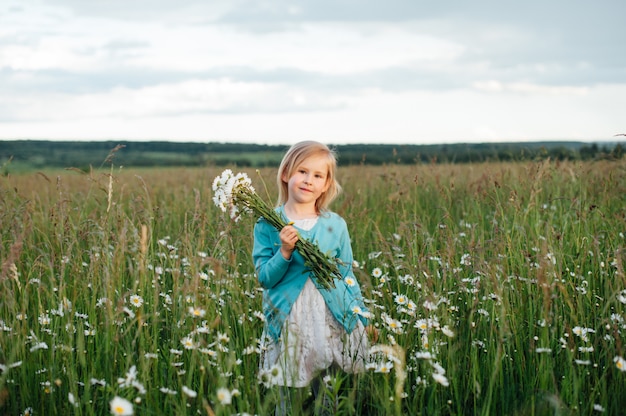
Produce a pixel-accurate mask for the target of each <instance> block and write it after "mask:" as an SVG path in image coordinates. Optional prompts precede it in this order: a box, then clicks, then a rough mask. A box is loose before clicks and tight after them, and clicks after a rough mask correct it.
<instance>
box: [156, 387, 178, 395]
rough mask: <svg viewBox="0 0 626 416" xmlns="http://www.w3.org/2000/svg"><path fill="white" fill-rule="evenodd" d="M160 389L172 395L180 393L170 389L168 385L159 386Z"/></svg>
mask: <svg viewBox="0 0 626 416" xmlns="http://www.w3.org/2000/svg"><path fill="white" fill-rule="evenodd" d="M159 391H160V392H161V393H163V394H169V395H170V396H175V395H177V394H178V392H176V390H172V389H169V388H167V387H159Z"/></svg>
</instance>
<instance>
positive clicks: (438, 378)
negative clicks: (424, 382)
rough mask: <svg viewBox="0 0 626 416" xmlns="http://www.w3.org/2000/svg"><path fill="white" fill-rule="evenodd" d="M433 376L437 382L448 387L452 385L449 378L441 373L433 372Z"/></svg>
mask: <svg viewBox="0 0 626 416" xmlns="http://www.w3.org/2000/svg"><path fill="white" fill-rule="evenodd" d="M433 378H434V379H435V381H436V382H437V383H439V384H441V385H442V386H444V387H448V386H449V385H450V382H449V381H448V378H447V377H446V376H445V375H443V374H441V373H433Z"/></svg>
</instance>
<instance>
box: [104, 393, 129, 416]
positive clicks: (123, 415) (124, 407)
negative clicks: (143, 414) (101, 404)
mask: <svg viewBox="0 0 626 416" xmlns="http://www.w3.org/2000/svg"><path fill="white" fill-rule="evenodd" d="M109 405H110V406H111V414H112V415H118V416H130V415H133V414H134V411H133V404H132V403H131V402H129V401H128V400H126V399H124V398H122V397H119V396H115V397H114V398H113V400H111V402H110V403H109Z"/></svg>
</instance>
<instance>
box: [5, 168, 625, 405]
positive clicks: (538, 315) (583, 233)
mask: <svg viewBox="0 0 626 416" xmlns="http://www.w3.org/2000/svg"><path fill="white" fill-rule="evenodd" d="M108 162H109V163H108V164H107V166H108V167H107V168H106V169H104V170H97V171H93V172H89V173H81V172H77V171H66V172H56V173H52V172H48V173H36V174H22V175H17V176H6V177H3V178H2V179H0V180H1V181H2V182H1V188H0V198H1V199H0V236H1V245H0V250H1V252H0V265H1V269H0V290H1V291H2V297H1V299H0V365H1V366H0V368H1V369H2V370H1V371H2V372H1V374H0V412H1V413H3V414H26V413H28V414H41V415H47V414H80V415H102V414H109V402H110V401H111V399H112V398H113V397H115V396H120V397H124V398H126V399H128V400H130V401H131V402H132V404H133V407H134V411H135V413H136V414H209V415H212V414H224V415H226V414H228V415H230V414H237V413H239V414H244V413H248V414H259V415H264V414H271V413H272V412H273V409H274V406H275V403H276V400H277V392H276V391H275V388H273V387H272V386H271V385H265V384H263V383H262V382H263V380H259V379H258V371H257V369H258V361H259V353H260V350H259V337H260V336H261V330H262V326H263V322H262V320H261V318H260V317H259V316H260V314H259V312H260V310H261V292H260V290H259V287H258V284H257V282H256V279H255V277H254V270H253V266H252V259H251V254H250V253H251V245H252V237H251V235H252V234H251V231H252V227H253V220H252V219H246V220H244V221H243V222H240V223H237V224H233V223H231V222H230V221H229V220H228V219H227V218H225V217H224V216H223V215H222V213H221V212H220V211H219V210H218V209H217V208H216V207H214V206H213V204H212V202H211V198H212V195H211V192H210V185H211V182H212V180H213V178H214V177H215V176H216V175H218V174H219V173H220V172H221V171H220V170H217V169H212V168H207V169H169V170H135V169H127V168H124V169H122V168H119V167H115V166H114V165H113V164H112V163H110V162H111V161H110V160H109V161H108ZM248 174H249V175H250V177H251V178H253V181H255V182H257V183H255V187H256V188H257V189H263V187H264V185H263V183H262V180H263V182H264V184H265V185H266V186H267V187H268V189H267V193H268V195H269V196H268V198H269V200H270V202H273V200H274V198H275V194H276V193H275V185H274V175H275V170H274V169H263V170H261V171H259V172H255V171H250V172H248ZM339 179H340V182H341V183H342V185H343V187H344V193H343V194H342V195H341V197H340V198H339V200H338V201H336V202H335V203H334V205H333V209H334V210H335V211H337V212H338V213H339V214H341V215H342V216H344V218H345V219H346V221H347V222H348V225H349V228H350V233H351V237H352V244H353V249H354V255H355V260H356V261H357V262H358V263H359V265H358V267H357V268H356V271H357V277H358V278H359V279H360V282H361V285H362V286H363V289H364V293H365V295H366V297H367V298H368V304H369V306H370V308H371V310H372V312H373V313H374V323H375V324H376V325H377V326H378V327H379V329H380V333H381V337H380V339H379V343H380V346H379V347H377V350H378V351H379V352H373V355H372V361H373V364H372V365H371V366H370V368H371V370H369V371H368V372H366V373H365V374H363V375H361V376H358V377H350V376H346V375H337V376H336V377H334V378H333V379H332V380H330V382H329V385H328V389H327V393H328V394H329V395H333V396H338V397H339V400H338V401H336V409H335V410H336V412H337V413H338V414H380V415H388V414H411V415H413V414H428V415H432V414H468V415H469V414H472V415H473V414H483V415H490V414H519V415H522V414H524V415H526V414H537V415H541V414H561V415H566V414H594V413H602V412H605V413H606V414H619V413H620V412H621V411H622V409H623V408H625V407H626V396H625V395H624V394H623V391H625V389H626V373H625V372H623V370H624V367H623V366H622V368H621V369H620V368H619V366H618V365H617V364H621V363H622V362H621V361H619V359H620V358H621V357H624V356H625V354H626V352H625V350H624V349H625V347H624V340H625V335H624V331H626V323H625V321H624V319H625V318H626V277H625V275H624V266H623V264H624V258H625V253H624V245H625V239H624V232H625V231H626V197H625V196H624V195H626V192H625V191H626V189H625V188H626V186H625V184H626V164H624V162H615V163H609V162H601V163H553V162H541V163H528V164H484V165H434V166H424V165H416V166H386V167H348V168H341V169H340V172H339ZM263 193H264V192H262V194H263ZM615 360H618V361H615ZM622 365H623V364H622ZM402 376H405V377H406V378H405V379H403V377H402ZM220 388H226V389H227V390H219V389H220ZM225 392H228V394H226V393H225ZM229 395H232V396H233V397H232V398H231V400H230V401H229V400H228V396H229ZM297 400H298V401H299V403H302V402H306V401H310V398H309V397H308V395H307V392H306V391H305V392H303V394H302V395H301V396H300V397H299V398H297ZM296 405H298V404H296Z"/></svg>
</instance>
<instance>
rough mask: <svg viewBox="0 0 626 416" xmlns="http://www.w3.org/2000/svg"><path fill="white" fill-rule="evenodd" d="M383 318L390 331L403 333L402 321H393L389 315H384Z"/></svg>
mask: <svg viewBox="0 0 626 416" xmlns="http://www.w3.org/2000/svg"><path fill="white" fill-rule="evenodd" d="M382 318H383V319H384V321H385V324H387V327H388V328H389V329H391V330H392V331H393V332H395V333H396V334H401V333H402V323H401V322H400V321H398V320H397V319H393V318H392V317H390V316H389V315H387V314H383V316H382Z"/></svg>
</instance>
